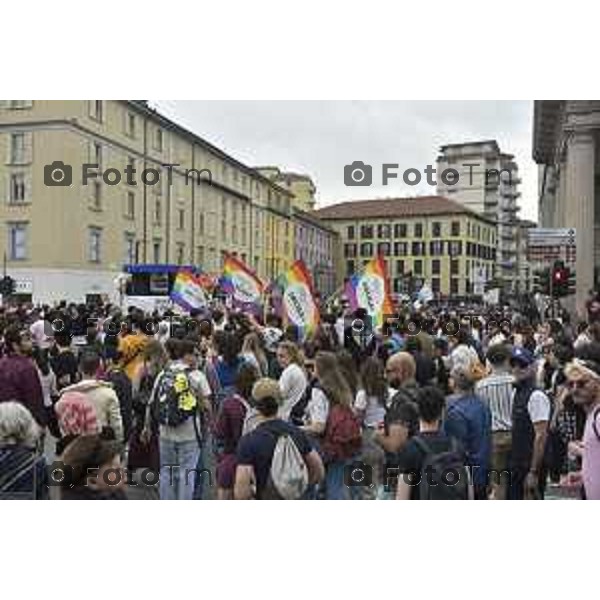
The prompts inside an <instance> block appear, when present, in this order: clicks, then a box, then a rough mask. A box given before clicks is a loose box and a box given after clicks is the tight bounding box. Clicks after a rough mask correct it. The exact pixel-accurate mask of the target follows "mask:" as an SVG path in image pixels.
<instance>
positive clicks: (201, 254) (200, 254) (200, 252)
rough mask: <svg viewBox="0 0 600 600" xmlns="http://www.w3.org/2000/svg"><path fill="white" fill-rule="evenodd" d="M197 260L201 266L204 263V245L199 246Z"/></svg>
mask: <svg viewBox="0 0 600 600" xmlns="http://www.w3.org/2000/svg"><path fill="white" fill-rule="evenodd" d="M196 254H197V256H196V260H197V262H198V264H199V265H200V266H202V265H204V246H198V249H197V252H196Z"/></svg>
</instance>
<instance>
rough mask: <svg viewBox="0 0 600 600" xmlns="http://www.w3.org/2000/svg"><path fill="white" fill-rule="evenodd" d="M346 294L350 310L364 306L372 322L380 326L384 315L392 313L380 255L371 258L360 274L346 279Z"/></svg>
mask: <svg viewBox="0 0 600 600" xmlns="http://www.w3.org/2000/svg"><path fill="white" fill-rule="evenodd" d="M346 296H347V297H348V301H349V302H350V306H351V308H352V310H356V309H357V308H364V309H365V310H366V311H367V314H368V315H369V316H370V317H371V318H372V319H373V323H374V324H375V325H376V326H378V327H381V325H382V324H383V317H384V315H389V314H392V310H393V307H392V300H391V298H390V289H389V282H388V280H387V277H386V273H385V262H384V260H383V258H382V257H381V256H378V257H377V258H374V259H373V260H371V261H370V262H369V263H368V264H367V266H366V267H365V270H364V272H363V274H362V275H353V276H352V277H350V278H349V279H348V281H347V283H346Z"/></svg>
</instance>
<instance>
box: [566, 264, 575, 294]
mask: <svg viewBox="0 0 600 600" xmlns="http://www.w3.org/2000/svg"><path fill="white" fill-rule="evenodd" d="M567 271H568V272H569V275H568V277H567V295H568V296H571V295H572V294H574V293H575V291H576V290H575V288H576V287H577V278H576V276H575V271H571V269H567Z"/></svg>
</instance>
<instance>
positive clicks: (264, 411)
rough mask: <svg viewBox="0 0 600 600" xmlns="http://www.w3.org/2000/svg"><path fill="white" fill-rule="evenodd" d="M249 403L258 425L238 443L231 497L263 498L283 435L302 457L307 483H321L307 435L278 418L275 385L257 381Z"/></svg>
mask: <svg viewBox="0 0 600 600" xmlns="http://www.w3.org/2000/svg"><path fill="white" fill-rule="evenodd" d="M252 403H253V405H254V407H255V408H256V410H257V411H258V414H259V419H260V422H259V424H258V425H257V426H256V428H255V429H254V430H253V431H251V432H250V433H248V434H246V435H244V436H243V437H242V438H241V440H240V442H239V444H238V448H237V467H236V472H235V483H234V490H233V495H234V498H235V499H236V500H251V499H255V500H261V499H264V497H263V496H264V493H265V490H266V488H267V482H268V479H269V472H270V469H271V462H272V460H273V454H274V452H275V447H276V445H277V441H278V439H279V437H280V436H282V435H289V436H290V437H291V438H292V440H293V441H294V443H295V444H296V447H297V448H298V450H299V451H300V454H302V456H303V457H304V461H305V462H306V467H307V469H308V478H309V483H310V484H316V483H318V482H319V481H321V480H322V479H323V477H324V475H325V469H324V467H323V462H322V461H321V457H320V456H319V454H318V453H317V452H316V451H315V450H314V449H313V448H312V446H311V443H310V441H309V439H308V437H307V435H306V434H305V433H304V432H303V431H301V430H300V429H299V428H298V427H296V426H295V425H292V424H291V423H289V422H287V421H283V420H282V419H280V418H278V416H277V413H278V411H279V408H280V407H281V405H282V403H283V395H282V393H281V388H280V387H279V384H278V382H277V381H276V380H274V379H270V378H268V377H263V378H262V379H259V380H258V381H257V382H256V383H255V384H254V386H253V388H252Z"/></svg>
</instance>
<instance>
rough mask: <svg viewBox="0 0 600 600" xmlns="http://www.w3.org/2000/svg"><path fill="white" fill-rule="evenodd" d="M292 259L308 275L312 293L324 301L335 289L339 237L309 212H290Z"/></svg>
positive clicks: (296, 210) (297, 210) (333, 230)
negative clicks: (293, 244) (291, 216)
mask: <svg viewBox="0 0 600 600" xmlns="http://www.w3.org/2000/svg"><path fill="white" fill-rule="evenodd" d="M294 237H295V258H296V259H297V260H301V261H303V262H304V264H305V265H306V267H307V269H308V271H309V272H310V273H311V276H312V279H313V285H314V288H315V292H316V293H318V294H319V295H320V296H321V298H323V299H326V298H328V297H329V296H331V294H333V293H334V292H335V291H336V289H337V286H338V283H339V281H338V278H337V277H336V273H337V271H338V270H339V267H338V266H337V261H336V259H337V258H338V257H339V243H340V236H339V234H338V233H337V232H336V231H335V229H332V228H331V227H329V226H328V225H326V224H325V223H324V222H322V221H321V220H320V219H318V218H317V217H316V216H315V215H314V214H313V213H308V212H304V211H302V210H299V209H295V210H294Z"/></svg>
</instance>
